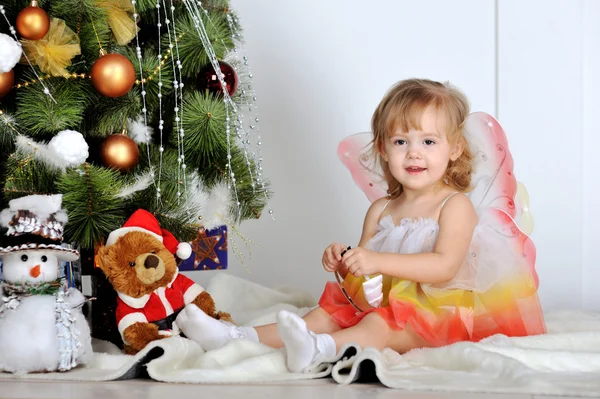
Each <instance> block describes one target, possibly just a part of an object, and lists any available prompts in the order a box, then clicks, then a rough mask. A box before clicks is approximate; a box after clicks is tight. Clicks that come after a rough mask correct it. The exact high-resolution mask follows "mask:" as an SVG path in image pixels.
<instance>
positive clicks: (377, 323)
mask: <svg viewBox="0 0 600 399" xmlns="http://www.w3.org/2000/svg"><path fill="white" fill-rule="evenodd" d="M331 336H332V337H333V339H334V341H335V344H336V349H337V350H338V351H339V350H340V349H341V348H342V347H343V346H344V345H346V344H349V343H355V344H357V345H359V346H360V347H361V348H366V347H369V346H372V347H375V348H377V349H379V350H382V349H383V348H391V349H393V350H395V351H396V352H398V353H405V352H408V351H409V350H411V349H415V348H425V347H430V346H431V344H429V342H427V341H425V339H423V338H422V337H421V336H420V335H419V334H417V333H416V332H415V330H413V328H412V327H411V325H410V324H406V326H405V327H404V328H403V329H402V330H394V329H392V328H390V326H389V325H388V324H387V323H386V322H385V321H384V320H383V319H382V318H381V317H380V316H379V315H378V314H377V313H369V314H368V315H366V316H365V317H364V318H363V319H362V320H361V321H360V323H358V324H357V325H356V326H354V327H351V328H347V329H345V330H341V331H338V332H335V333H333V334H331Z"/></svg>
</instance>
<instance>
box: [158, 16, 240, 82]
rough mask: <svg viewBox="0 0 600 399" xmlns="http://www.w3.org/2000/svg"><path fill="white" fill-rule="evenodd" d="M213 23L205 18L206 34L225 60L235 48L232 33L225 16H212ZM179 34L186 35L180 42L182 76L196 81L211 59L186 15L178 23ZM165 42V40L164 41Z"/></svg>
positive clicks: (218, 56) (216, 51)
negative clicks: (226, 55) (230, 50)
mask: <svg viewBox="0 0 600 399" xmlns="http://www.w3.org/2000/svg"><path fill="white" fill-rule="evenodd" d="M210 18H211V21H212V22H210V21H209V20H208V17H207V16H203V21H204V24H205V26H206V33H207V34H208V37H209V38H210V42H211V43H212V46H213V48H214V51H215V55H216V56H217V58H218V59H220V60H221V59H223V58H224V57H225V54H226V53H227V51H228V50H229V49H231V48H233V41H232V39H231V32H230V31H229V26H228V25H227V20H226V19H224V18H225V17H224V15H223V16H220V17H219V14H218V13H217V14H216V15H215V14H211V15H210ZM176 26H177V34H178V35H179V34H184V36H183V38H182V39H181V40H180V42H179V58H180V60H181V62H182V64H183V67H182V70H181V72H182V74H183V76H184V78H188V79H192V80H193V79H194V78H195V77H196V76H197V75H198V74H199V73H200V71H202V70H203V69H204V68H205V67H207V66H208V65H209V64H210V59H209V58H208V55H207V53H206V50H205V49H204V46H203V45H202V41H201V40H200V37H199V36H198V32H197V30H196V28H195V27H194V23H193V21H192V19H191V18H190V17H189V16H188V15H185V16H184V17H180V18H179V19H178V21H177V25H176ZM163 42H164V40H163ZM168 44H169V43H168V40H167V41H166V45H168Z"/></svg>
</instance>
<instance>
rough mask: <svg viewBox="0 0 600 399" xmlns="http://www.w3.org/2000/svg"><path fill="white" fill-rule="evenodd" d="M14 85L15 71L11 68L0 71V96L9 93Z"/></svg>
mask: <svg viewBox="0 0 600 399" xmlns="http://www.w3.org/2000/svg"><path fill="white" fill-rule="evenodd" d="M14 85H15V73H14V72H13V71H12V70H10V71H8V72H4V73H0V98H2V97H4V96H5V95H7V94H8V93H10V91H11V90H12V88H13V86H14Z"/></svg>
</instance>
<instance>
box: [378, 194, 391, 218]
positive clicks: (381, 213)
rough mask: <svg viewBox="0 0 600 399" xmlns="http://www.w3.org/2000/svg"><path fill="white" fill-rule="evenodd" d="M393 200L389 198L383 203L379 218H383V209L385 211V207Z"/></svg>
mask: <svg viewBox="0 0 600 399" xmlns="http://www.w3.org/2000/svg"><path fill="white" fill-rule="evenodd" d="M390 202H392V200H391V199H390V200H388V201H387V202H386V203H385V205H383V208H381V212H379V219H381V215H383V211H385V208H387V206H388V204H389V203H390Z"/></svg>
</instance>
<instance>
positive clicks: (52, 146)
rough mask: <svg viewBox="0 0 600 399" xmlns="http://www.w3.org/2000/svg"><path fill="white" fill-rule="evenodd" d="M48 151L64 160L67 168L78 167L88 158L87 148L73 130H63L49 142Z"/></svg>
mask: <svg viewBox="0 0 600 399" xmlns="http://www.w3.org/2000/svg"><path fill="white" fill-rule="evenodd" d="M48 149H49V150H50V151H52V152H53V153H54V154H56V156H57V157H59V158H60V159H62V160H64V161H65V163H67V166H73V167H75V166H79V165H81V164H82V163H84V162H85V160H86V159H87V158H88V156H89V152H88V149H89V146H88V144H87V143H86V141H85V139H84V138H83V135H82V134H81V133H79V132H76V131H74V130H63V131H62V132H59V133H58V134H57V135H56V136H54V137H53V138H52V140H50V143H48Z"/></svg>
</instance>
